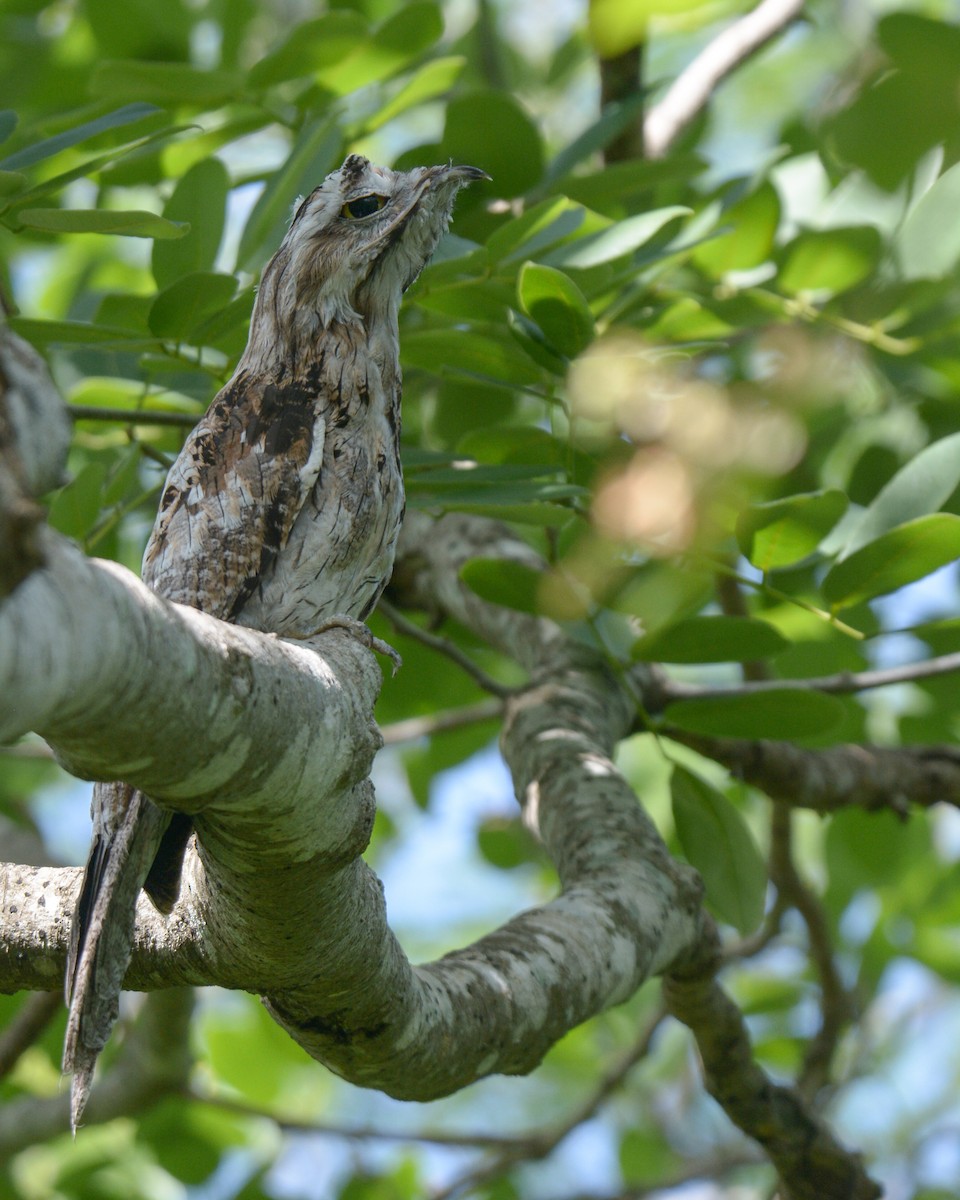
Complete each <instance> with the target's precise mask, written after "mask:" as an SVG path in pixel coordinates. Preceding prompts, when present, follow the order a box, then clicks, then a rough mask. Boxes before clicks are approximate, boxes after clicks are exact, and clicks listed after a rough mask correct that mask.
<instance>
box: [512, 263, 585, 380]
mask: <svg viewBox="0 0 960 1200" xmlns="http://www.w3.org/2000/svg"><path fill="white" fill-rule="evenodd" d="M517 295H518V297H519V299H520V307H521V308H522V309H523V311H524V312H525V313H526V314H527V316H528V317H530V318H531V319H532V320H534V321H536V323H537V324H538V325H539V326H540V328H541V329H542V330H543V332H544V334H545V335H546V337H547V341H548V342H549V343H550V344H551V346H553V347H554V348H555V349H557V350H559V351H560V353H561V354H565V355H567V357H569V358H573V357H575V356H576V355H577V354H579V353H580V352H581V351H582V350H585V349H586V348H587V346H589V345H590V343H591V342H592V341H593V339H594V337H595V336H596V326H595V324H594V320H593V313H592V312H591V311H590V305H589V304H588V303H587V300H586V297H585V296H584V294H583V292H581V291H580V289H579V288H578V287H577V285H576V284H575V283H574V282H573V280H572V279H571V278H570V277H569V276H568V275H564V273H563V272H562V271H558V270H556V268H555V267H545V266H542V265H541V264H540V263H532V262H528V263H526V264H525V265H524V267H523V269H522V270H521V272H520V277H519V279H518V280H517Z"/></svg>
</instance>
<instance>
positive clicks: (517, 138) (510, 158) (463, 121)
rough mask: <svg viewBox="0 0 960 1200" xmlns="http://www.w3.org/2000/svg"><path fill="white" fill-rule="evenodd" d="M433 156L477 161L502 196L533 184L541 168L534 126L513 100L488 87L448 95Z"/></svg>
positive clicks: (537, 131) (540, 149) (537, 134)
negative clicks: (441, 135) (444, 120)
mask: <svg viewBox="0 0 960 1200" xmlns="http://www.w3.org/2000/svg"><path fill="white" fill-rule="evenodd" d="M439 158H440V159H441V160H442V159H450V160H451V161H453V162H458V163H471V164H472V165H473V166H475V167H482V168H483V170H485V171H486V172H487V174H488V175H490V176H492V178H493V180H494V182H495V184H496V188H497V195H499V196H505V197H508V198H509V197H511V196H519V195H521V194H522V193H523V192H525V191H527V190H528V188H531V187H533V185H534V184H535V183H537V182H539V180H540V176H541V175H542V174H543V142H542V140H541V138H540V131H539V130H538V129H537V127H536V125H535V124H534V123H533V121H531V119H530V118H529V117H528V116H527V114H526V113H525V112H524V111H523V109H522V108H521V107H520V105H519V104H518V103H517V101H516V100H514V99H513V98H512V97H511V96H508V95H506V94H505V93H504V92H495V91H492V90H490V91H478V92H471V93H470V94H469V95H466V96H457V97H456V98H455V99H453V100H451V101H450V104H449V105H448V106H447V121H446V125H445V127H444V131H443V140H442V141H441V143H440V150H439Z"/></svg>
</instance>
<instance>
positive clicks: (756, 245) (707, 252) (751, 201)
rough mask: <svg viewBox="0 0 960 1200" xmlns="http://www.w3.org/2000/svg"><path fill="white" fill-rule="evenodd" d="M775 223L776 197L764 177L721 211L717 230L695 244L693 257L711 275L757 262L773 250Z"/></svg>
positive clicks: (745, 267)
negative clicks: (749, 190)
mask: <svg viewBox="0 0 960 1200" xmlns="http://www.w3.org/2000/svg"><path fill="white" fill-rule="evenodd" d="M779 223H780V197H779V196H778V195H777V190H776V188H775V187H774V186H773V184H772V183H770V182H769V181H765V182H764V183H762V184H761V185H760V186H759V187H758V188H757V189H756V190H755V191H753V192H751V193H750V194H749V195H748V196H745V197H744V198H743V199H742V200H738V201H737V202H736V203H735V204H732V205H731V206H730V207H729V208H728V209H726V210H725V211H724V213H723V215H722V216H721V218H720V227H719V230H718V232H717V234H716V235H715V236H713V237H711V238H709V239H708V240H707V241H705V242H702V243H701V244H700V245H699V246H697V247H695V249H694V251H693V256H692V257H693V261H694V262H695V263H696V264H697V266H698V267H700V269H701V270H703V271H708V272H709V273H710V274H711V275H723V274H725V273H726V272H727V271H746V270H749V269H750V268H751V267H756V266H759V264H760V263H762V262H765V261H766V260H767V259H768V258H769V257H770V255H771V253H772V251H773V245H774V238H775V236H776V232H777V226H778V225H779ZM728 226H729V227H730V228H729V230H727V227H728ZM725 230H727V231H726V232H725Z"/></svg>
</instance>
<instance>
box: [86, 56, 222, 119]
mask: <svg viewBox="0 0 960 1200" xmlns="http://www.w3.org/2000/svg"><path fill="white" fill-rule="evenodd" d="M243 84H244V77H243V75H242V74H241V73H240V72H239V71H205V70H202V69H201V68H199V67H194V66H191V65H190V64H189V63H184V62H145V61H142V60H139V59H115V60H113V61H107V62H101V63H99V64H98V65H97V66H96V67H94V69H93V74H92V76H91V79H90V91H91V93H92V94H93V95H94V96H107V97H116V98H117V99H120V98H128V99H134V100H142V101H148V102H152V103H154V104H161V105H165V106H166V105H169V106H172V107H181V106H182V105H185V104H186V105H196V106H201V107H204V108H207V107H212V106H214V105H216V104H224V103H226V102H227V101H231V100H232V101H235V100H237V99H238V97H240V96H242V94H243Z"/></svg>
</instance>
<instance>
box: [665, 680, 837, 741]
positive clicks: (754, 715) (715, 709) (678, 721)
mask: <svg viewBox="0 0 960 1200" xmlns="http://www.w3.org/2000/svg"><path fill="white" fill-rule="evenodd" d="M843 716H844V708H843V704H842V703H841V701H839V700H838V699H837V698H836V697H835V696H828V695H825V694H824V693H823V692H814V691H812V690H810V691H807V690H804V689H803V688H799V687H797V688H789V687H784V688H776V689H773V688H771V689H770V690H764V691H762V692H753V693H748V694H746V695H736V694H733V695H730V696H718V697H716V698H711V699H695V700H678V701H677V702H676V703H674V704H671V705H670V706H669V707H668V708H667V711H666V717H667V720H668V721H670V723H671V724H674V725H679V726H680V727H681V729H689V730H690V731H691V732H692V733H706V734H718V735H720V736H722V737H743V738H806V737H814V736H816V735H818V734H823V733H828V732H829V731H830V730H831V729H833V728H834V727H835V726H836V725H838V724H839V723H840V722H841V721H842V720H843Z"/></svg>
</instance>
